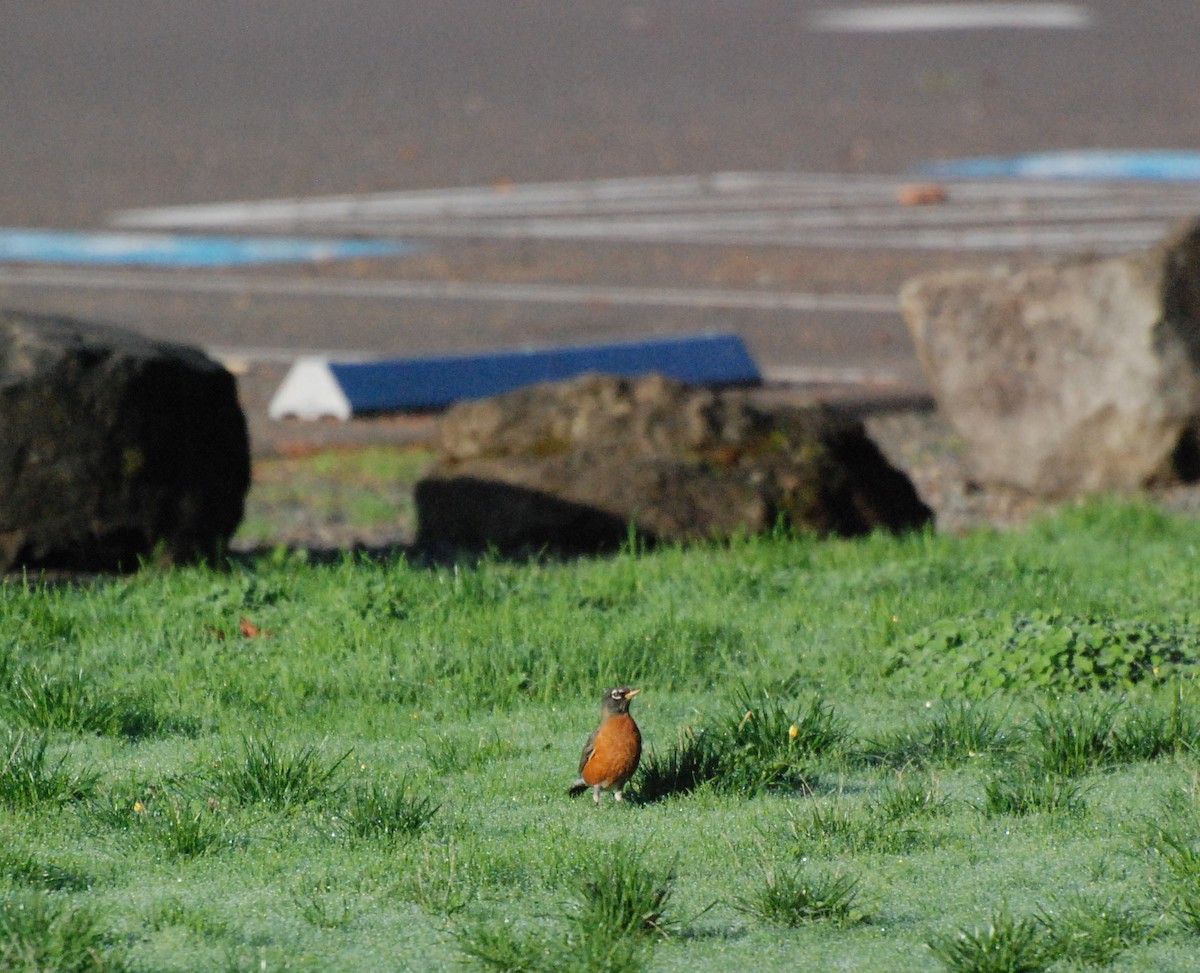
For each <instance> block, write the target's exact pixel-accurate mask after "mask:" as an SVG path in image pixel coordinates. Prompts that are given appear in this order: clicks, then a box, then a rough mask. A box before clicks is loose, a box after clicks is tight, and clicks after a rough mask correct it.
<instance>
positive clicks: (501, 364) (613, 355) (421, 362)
mask: <svg viewBox="0 0 1200 973" xmlns="http://www.w3.org/2000/svg"><path fill="white" fill-rule="evenodd" d="M329 370H330V372H331V373H332V374H333V376H334V378H335V380H336V381H337V383H338V385H339V386H340V387H341V389H342V391H343V392H344V393H345V396H346V398H347V399H348V400H349V402H350V406H351V408H352V409H353V411H354V412H356V413H359V412H382V411H393V410H399V409H439V408H443V407H445V406H448V405H450V404H451V403H454V402H458V401H460V400H463V399H482V398H486V397H488V396H491V395H499V394H501V393H503V392H510V391H512V390H513V389H517V388H520V387H522V386H525V385H532V384H534V383H536V382H550V381H558V380H561V379H565V378H571V377H572V376H575V375H581V374H583V373H584V372H605V373H608V374H614V375H622V376H630V377H631V376H635V375H645V374H647V373H649V372H659V373H661V374H663V375H666V376H668V377H670V378H674V379H678V380H679V381H681V382H688V383H691V384H697V385H740V384H758V383H760V382H761V381H762V376H761V374H760V372H759V370H758V366H757V365H755V363H754V360H753V359H752V358H751V357H750V354H749V352H748V351H747V350H746V346H745V344H744V343H743V342H742V339H741V338H739V337H737V336H736V335H727V334H726V335H721V334H718V335H700V336H688V337H673V338H659V339H649V340H645V341H631V342H626V343H621V344H607V345H587V346H582V347H568V348H549V349H534V350H528V351H523V350H520V351H497V352H488V353H481V354H477V355H450V356H445V357H439V358H407V359H400V360H395V361H373V362H356V363H352V364H337V363H334V362H331V363H330V365H329Z"/></svg>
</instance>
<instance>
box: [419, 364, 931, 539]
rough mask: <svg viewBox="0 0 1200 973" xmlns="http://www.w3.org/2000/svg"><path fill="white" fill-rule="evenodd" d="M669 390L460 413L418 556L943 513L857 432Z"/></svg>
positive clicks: (447, 429)
mask: <svg viewBox="0 0 1200 973" xmlns="http://www.w3.org/2000/svg"><path fill="white" fill-rule="evenodd" d="M758 403H759V400H758V399H757V398H756V396H755V393H754V392H751V391H747V390H728V391H723V392H715V391H712V390H708V389H703V388H694V387H689V386H685V385H682V384H680V383H678V382H674V381H671V380H669V379H665V378H662V377H659V376H649V377H646V378H641V379H623V378H616V377H612V376H605V375H586V376H583V377H581V378H579V379H574V380H572V381H568V382H561V383H549V384H544V385H538V386H532V387H529V388H526V389H521V390H519V391H516V392H512V393H509V394H507V395H503V396H498V397H496V398H492V399H486V400H482V401H477V402H467V403H461V404H459V405H457V406H455V407H454V408H452V409H451V410H449V412H447V414H446V416H445V417H444V419H443V421H442V423H441V429H440V454H439V456H438V458H437V460H436V461H435V463H434V464H433V466H432V467H431V468H430V469H429V470H428V471H427V473H426V475H425V477H424V478H423V479H422V480H421V482H420V483H418V484H417V488H416V504H417V518H418V524H419V529H418V537H417V543H418V545H421V546H425V547H433V548H438V547H445V546H450V547H454V548H466V549H473V550H480V549H484V548H488V547H495V548H497V549H499V550H501V551H506V552H512V551H519V550H529V549H534V550H537V549H551V550H554V551H558V552H568V553H582V552H591V551H600V550H606V549H612V548H615V547H617V546H619V545H620V544H621V543H622V542H624V541H626V540H627V539H628V537H629V533H630V530H631V527H632V528H634V529H636V531H637V533H638V534H639V535H640V536H641V537H642V538H643V539H645V540H649V541H680V542H686V541H694V540H698V539H703V538H715V537H730V536H733V535H736V534H739V533H742V532H746V533H751V534H755V533H760V532H762V531H765V530H769V529H771V528H772V527H773V526H774V525H775V524H776V523H777V522H778V521H779V520H783V521H784V522H786V523H787V524H789V525H791V526H792V527H793V528H794V529H796V530H798V531H814V532H817V533H821V534H827V533H837V534H846V535H852V534H862V533H865V532H867V531H870V530H873V529H875V528H877V527H882V528H888V529H897V530H898V529H907V528H912V527H918V526H921V525H923V524H926V523H928V522H929V519H930V516H931V515H930V511H929V509H928V508H927V507H926V506H925V505H924V504H923V503H922V502H921V501H920V499H919V498H918V497H917V495H916V493H915V491H914V490H913V488H912V485H911V483H909V481H908V479H907V478H906V477H905V476H904V474H902V473H900V472H898V471H897V470H896V469H894V468H893V467H892V466H890V465H889V464H888V462H887V461H886V460H885V459H884V457H883V455H882V454H881V453H880V452H879V450H878V449H877V448H876V447H875V444H874V443H873V442H871V440H870V439H869V438H868V437H867V435H866V433H865V432H864V431H863V427H862V425H861V423H860V422H858V421H857V420H853V419H850V418H848V417H845V416H839V415H837V414H835V413H834V412H833V411H831V410H830V409H828V408H825V407H822V406H818V405H814V406H811V407H807V408H800V407H790V408H787V407H775V408H768V407H765V406H763V405H760V404H758Z"/></svg>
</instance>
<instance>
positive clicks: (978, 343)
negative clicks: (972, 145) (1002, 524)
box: [900, 222, 1200, 498]
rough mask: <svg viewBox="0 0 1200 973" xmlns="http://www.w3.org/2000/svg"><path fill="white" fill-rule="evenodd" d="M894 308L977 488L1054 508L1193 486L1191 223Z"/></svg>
mask: <svg viewBox="0 0 1200 973" xmlns="http://www.w3.org/2000/svg"><path fill="white" fill-rule="evenodd" d="M900 304H901V309H902V311H903V313H904V318H905V321H906V322H907V324H908V328H909V332H910V333H911V335H912V338H913V342H914V344H915V346H916V351H917V355H918V357H919V358H920V361H921V364H922V366H923V368H924V370H925V374H926V376H927V378H928V380H929V383H930V386H931V390H932V392H933V395H934V397H935V399H936V400H937V403H938V406H939V408H940V409H941V410H942V412H943V413H944V414H945V416H946V418H947V419H948V421H949V422H950V423H951V424H952V425H953V426H954V428H955V430H956V431H957V432H958V433H959V435H961V436H962V437H963V439H964V440H965V441H966V443H967V445H968V447H969V451H970V462H971V469H972V473H973V475H974V477H975V478H976V479H977V480H978V481H979V482H980V483H981V484H984V485H990V484H998V485H1007V486H1011V487H1017V488H1020V489H1022V490H1026V491H1029V492H1031V493H1033V494H1035V495H1038V496H1042V497H1046V498H1064V497H1069V496H1075V495H1079V494H1086V493H1093V492H1097V491H1126V490H1135V489H1138V488H1141V487H1144V486H1147V485H1150V484H1158V483H1164V482H1173V481H1178V480H1179V479H1181V478H1185V479H1186V478H1194V477H1195V476H1196V474H1197V472H1198V471H1197V469H1196V466H1197V462H1196V460H1197V456H1198V453H1197V449H1196V439H1195V429H1196V427H1197V415H1198V414H1200V222H1198V223H1193V224H1190V225H1188V226H1187V227H1185V228H1183V229H1182V230H1181V231H1180V232H1178V233H1177V234H1175V235H1174V236H1173V237H1171V238H1170V239H1168V240H1167V241H1166V242H1165V243H1164V244H1163V245H1161V246H1159V247H1156V248H1154V249H1151V250H1146V251H1141V252H1137V253H1133V254H1128V255H1125V256H1120V257H1112V258H1104V259H1101V258H1097V257H1083V258H1074V259H1069V260H1065V261H1061V262H1056V263H1047V264H1042V265H1038V266H1033V267H1030V268H1027V269H1024V270H1018V271H1011V270H1008V269H1006V268H997V269H993V270H990V271H974V270H958V271H950V272H945V273H934V274H926V275H922V276H919V277H916V278H913V279H912V280H910V281H908V282H907V283H905V285H904V286H903V288H902V289H901V291H900Z"/></svg>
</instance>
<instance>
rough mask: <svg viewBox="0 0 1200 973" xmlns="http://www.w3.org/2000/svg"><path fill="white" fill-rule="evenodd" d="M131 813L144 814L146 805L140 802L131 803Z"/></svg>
mask: <svg viewBox="0 0 1200 973" xmlns="http://www.w3.org/2000/svg"><path fill="white" fill-rule="evenodd" d="M133 813H134V814H145V813H146V805H145V804H143V803H142V802H141V801H134V802H133Z"/></svg>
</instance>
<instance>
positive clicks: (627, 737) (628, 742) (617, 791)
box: [567, 686, 642, 804]
mask: <svg viewBox="0 0 1200 973" xmlns="http://www.w3.org/2000/svg"><path fill="white" fill-rule="evenodd" d="M640 692H641V690H640V689H630V688H629V687H628V686H618V687H617V688H616V689H606V690H605V691H604V696H603V698H602V700H601V703H600V725H599V726H598V727H596V729H595V730H594V731H593V732H592V735H591V736H590V737H588V741H587V743H585V744H584V746H583V756H582V757H580V758H579V779H578V780H576V781H575V783H573V784H572V785H571V787H570V790H568V791H567V793H568V794H570V795H571V796H572V797H577V796H579V795H580V794H582V793H583V792H584V791H586V790H587V789H588V788H589V787H590V788H591V789H592V799H593V800H594V801H595V802H596V803H597V804H599V803H600V792H601V791H603V790H611V791H612V792H613V798H614V799H615V800H618V801H620V800H622V799H623V797H624V792H625V785H626V784H628V783H629V778H631V777H632V776H633V775H634V773H635V772H636V771H637V768H638V762H639V761H640V760H641V759H642V732H641V730H639V729H638V725H637V724H636V723H635V722H634V721H633V717H632V716H630V715H629V701H630V700H631V699H633V697H634V696H636V695H637V694H638V693H640Z"/></svg>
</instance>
